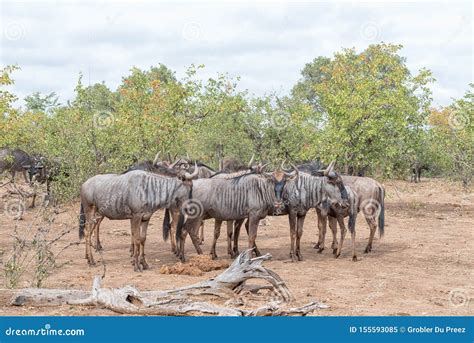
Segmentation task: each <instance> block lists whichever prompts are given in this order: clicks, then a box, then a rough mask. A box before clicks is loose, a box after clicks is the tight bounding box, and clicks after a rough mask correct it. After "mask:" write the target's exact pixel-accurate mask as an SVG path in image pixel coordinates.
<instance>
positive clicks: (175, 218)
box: [170, 210, 179, 255]
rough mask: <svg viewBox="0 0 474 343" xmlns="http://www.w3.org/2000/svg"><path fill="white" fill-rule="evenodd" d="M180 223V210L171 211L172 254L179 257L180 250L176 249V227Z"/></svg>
mask: <svg viewBox="0 0 474 343" xmlns="http://www.w3.org/2000/svg"><path fill="white" fill-rule="evenodd" d="M178 221H179V210H175V211H171V228H170V241H171V252H173V253H175V255H178V249H177V248H176V225H178Z"/></svg>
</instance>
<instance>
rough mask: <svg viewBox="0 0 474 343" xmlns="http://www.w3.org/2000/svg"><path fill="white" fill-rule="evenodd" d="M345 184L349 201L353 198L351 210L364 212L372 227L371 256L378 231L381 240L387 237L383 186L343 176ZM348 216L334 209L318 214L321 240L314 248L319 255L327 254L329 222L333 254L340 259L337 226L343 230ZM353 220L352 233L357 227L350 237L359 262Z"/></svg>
mask: <svg viewBox="0 0 474 343" xmlns="http://www.w3.org/2000/svg"><path fill="white" fill-rule="evenodd" d="M342 181H343V182H344V184H345V185H346V186H348V188H349V189H350V190H351V195H350V197H353V198H354V199H351V204H352V205H351V206H355V209H356V214H357V213H358V212H359V211H361V210H362V213H363V214H364V217H365V219H366V221H367V224H368V225H369V228H370V236H369V242H368V244H367V247H366V248H365V251H364V252H365V253H369V252H370V251H371V250H372V243H373V240H374V236H375V231H376V230H377V227H378V229H379V234H380V237H382V236H383V234H384V226H385V204H384V203H385V190H384V188H383V186H382V185H381V184H380V183H378V182H377V181H375V180H374V179H371V178H370V177H363V176H346V175H344V176H342ZM347 215H348V214H347V213H338V212H337V211H335V209H334V208H330V211H329V212H328V213H326V215H325V214H324V213H321V212H318V228H319V239H318V243H316V245H315V246H314V248H315V249H319V250H318V252H322V251H323V250H324V240H325V235H326V219H328V220H329V227H330V229H331V231H332V235H333V242H332V249H333V254H334V255H335V257H338V256H339V255H340V253H341V249H339V248H338V249H336V247H337V246H338V244H337V237H336V232H337V223H339V225H340V226H341V222H342V223H343V222H344V221H343V219H342V218H343V217H345V216H347ZM353 220H354V221H353V222H351V220H350V218H349V230H351V226H352V225H354V229H353V230H352V231H351V234H353V242H352V260H353V261H357V256H356V253H355V217H354V219H353ZM341 228H342V226H341ZM341 237H342V232H341ZM339 247H341V248H342V243H341V242H339Z"/></svg>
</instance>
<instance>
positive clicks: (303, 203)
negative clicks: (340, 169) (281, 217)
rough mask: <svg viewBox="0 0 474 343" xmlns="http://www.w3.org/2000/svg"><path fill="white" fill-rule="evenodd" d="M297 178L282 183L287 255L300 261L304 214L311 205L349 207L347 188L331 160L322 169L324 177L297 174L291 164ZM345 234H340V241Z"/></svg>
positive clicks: (344, 208) (322, 207) (323, 208)
mask: <svg viewBox="0 0 474 343" xmlns="http://www.w3.org/2000/svg"><path fill="white" fill-rule="evenodd" d="M292 167H293V169H294V170H295V172H296V173H297V175H298V176H297V177H296V178H293V179H291V180H289V181H288V182H286V183H285V184H284V188H283V189H282V191H283V199H284V202H285V205H286V207H285V208H286V211H287V213H288V220H289V224H290V239H291V248H290V257H291V259H292V261H293V262H296V261H297V260H298V261H302V260H303V256H302V254H301V249H300V242H301V237H302V235H303V225H304V220H305V217H306V213H307V212H308V211H309V210H310V209H311V208H320V209H322V210H325V207H327V206H332V207H334V208H336V209H338V210H341V211H344V210H346V209H347V208H349V207H350V204H349V199H348V195H347V191H346V189H345V187H344V183H343V181H342V179H341V177H340V176H339V175H338V174H337V173H336V172H335V171H334V162H332V163H331V164H330V165H329V166H328V168H327V169H326V170H325V171H324V176H323V177H319V176H312V175H309V174H306V173H300V172H299V170H298V168H297V167H295V166H292ZM343 239H344V237H343V236H341V244H342V241H343Z"/></svg>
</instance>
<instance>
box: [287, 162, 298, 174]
mask: <svg viewBox="0 0 474 343" xmlns="http://www.w3.org/2000/svg"><path fill="white" fill-rule="evenodd" d="M290 166H291V168H293V170H294V171H293V172H291V173H288V172H286V171H284V173H285V174H286V175H288V176H294V175H296V176H298V175H299V174H300V171H299V170H298V168H296V166H295V165H294V164H293V163H291V162H290Z"/></svg>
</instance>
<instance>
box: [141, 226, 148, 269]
mask: <svg viewBox="0 0 474 343" xmlns="http://www.w3.org/2000/svg"><path fill="white" fill-rule="evenodd" d="M149 222H150V220H149V219H148V220H144V221H142V222H141V224H140V232H139V234H140V261H139V263H140V266H141V267H142V268H143V269H148V268H149V266H148V263H147V262H146V259H145V241H146V232H147V229H148V223H149Z"/></svg>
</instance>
